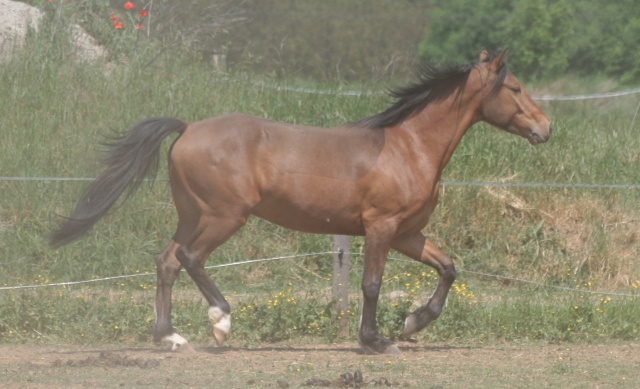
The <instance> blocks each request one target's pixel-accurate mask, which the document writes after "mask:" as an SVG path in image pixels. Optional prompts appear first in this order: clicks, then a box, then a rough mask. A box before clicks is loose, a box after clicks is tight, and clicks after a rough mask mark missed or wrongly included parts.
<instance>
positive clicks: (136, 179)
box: [50, 118, 187, 247]
mask: <svg viewBox="0 0 640 389" xmlns="http://www.w3.org/2000/svg"><path fill="white" fill-rule="evenodd" d="M186 128H187V123H185V122H183V121H182V120H178V119H174V118H151V119H145V120H142V121H140V122H139V123H138V124H136V125H135V126H134V127H133V128H132V129H131V130H130V131H129V133H128V134H125V135H123V136H121V137H113V138H111V139H109V141H108V142H107V143H105V146H106V147H107V154H106V156H105V157H104V158H103V160H102V164H103V165H104V171H103V172H102V174H101V175H100V176H99V177H98V178H96V179H95V181H93V183H92V184H91V186H89V188H88V189H87V191H86V192H85V193H84V194H83V195H82V197H81V198H80V200H79V201H78V203H77V204H76V208H75V209H74V210H73V213H72V214H71V216H69V218H68V219H65V220H64V221H63V222H62V224H61V225H60V227H59V228H58V229H57V230H55V231H53V232H52V233H51V237H50V245H51V246H52V247H59V246H62V245H65V244H67V243H70V242H72V241H74V240H76V239H78V238H79V237H81V236H82V235H83V234H84V233H85V232H87V231H88V230H89V229H90V228H91V227H92V226H93V225H94V224H95V223H96V222H97V221H98V220H100V218H101V217H102V216H104V215H105V214H106V213H107V211H108V210H109V209H110V208H111V207H112V206H113V205H114V204H115V203H116V201H117V200H118V198H120V196H121V195H122V194H123V193H125V192H126V195H125V200H126V199H127V198H128V197H129V196H131V195H132V194H133V193H134V192H135V191H136V189H138V188H139V187H140V184H142V182H143V180H144V178H145V177H146V176H148V175H149V176H152V177H155V174H156V172H157V170H158V159H159V158H158V157H159V152H160V146H161V144H162V141H163V140H164V138H166V137H167V136H168V135H169V134H171V133H173V132H177V133H180V134H182V133H183V132H184V130H185V129H186Z"/></svg>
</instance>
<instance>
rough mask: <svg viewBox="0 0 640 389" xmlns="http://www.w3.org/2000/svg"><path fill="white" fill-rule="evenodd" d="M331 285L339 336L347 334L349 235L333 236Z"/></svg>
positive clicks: (346, 335)
mask: <svg viewBox="0 0 640 389" xmlns="http://www.w3.org/2000/svg"><path fill="white" fill-rule="evenodd" d="M333 251H334V252H335V253H334V254H333V286H332V288H331V293H332V297H333V303H334V307H335V310H336V312H337V314H338V318H339V323H340V330H339V332H338V336H339V337H345V338H346V337H348V336H349V315H348V314H347V310H348V309H349V237H348V236H344V235H334V236H333Z"/></svg>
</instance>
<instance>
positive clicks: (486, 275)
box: [0, 251, 640, 298]
mask: <svg viewBox="0 0 640 389" xmlns="http://www.w3.org/2000/svg"><path fill="white" fill-rule="evenodd" d="M329 254H332V255H333V254H341V252H339V251H323V252H317V253H306V254H293V255H284V256H279V257H272V258H260V259H250V260H246V261H240V262H231V263H223V264H218V265H211V266H206V267H205V269H218V268H223V267H230V266H239V265H248V264H252V263H261V262H270V261H277V260H284V259H294V258H303V257H310V256H317V255H329ZM349 254H350V255H360V256H362V255H364V254H362V253H349ZM388 259H390V260H393V261H396V262H405V263H413V264H415V263H417V262H415V261H411V260H407V259H402V258H395V257H389V258H388ZM182 271H184V269H183V270H182ZM458 272H459V273H465V274H470V275H473V276H480V277H484V278H492V279H496V280H508V281H514V282H519V283H524V284H529V285H534V286H536V287H540V288H546V289H555V290H561V291H565V292H572V293H586V294H591V295H603V296H617V297H631V298H638V297H640V294H632V293H619V292H606V291H594V290H588V289H580V288H570V287H566V286H558V285H548V284H543V283H541V282H536V281H531V280H526V279H524V278H518V277H507V276H502V275H497V274H490V273H483V272H478V271H472V270H466V269H460V270H458ZM148 276H155V273H149V272H145V273H138V274H127V275H119V276H112V277H102V278H94V279H90V280H82V281H69V282H55V283H48V284H37V285H17V286H3V287H0V291H2V290H24V289H39V288H46V287H54V286H62V287H67V286H72V285H80V284H89V283H95V282H105V281H113V280H121V279H127V278H135V277H148Z"/></svg>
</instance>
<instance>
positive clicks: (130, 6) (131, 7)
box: [124, 1, 136, 10]
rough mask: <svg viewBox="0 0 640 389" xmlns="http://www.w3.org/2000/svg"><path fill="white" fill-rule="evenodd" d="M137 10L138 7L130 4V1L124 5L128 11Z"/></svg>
mask: <svg viewBox="0 0 640 389" xmlns="http://www.w3.org/2000/svg"><path fill="white" fill-rule="evenodd" d="M135 8H136V6H135V5H133V3H132V2H130V1H127V2H126V3H124V9H126V10H132V9H135Z"/></svg>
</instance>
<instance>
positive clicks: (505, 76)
mask: <svg viewBox="0 0 640 389" xmlns="http://www.w3.org/2000/svg"><path fill="white" fill-rule="evenodd" d="M506 54H507V50H505V51H503V52H502V53H500V54H499V55H497V56H495V57H491V56H490V55H489V53H487V51H486V50H482V51H481V52H480V63H479V64H478V65H477V66H476V69H477V70H478V72H479V73H480V79H481V80H482V92H481V95H482V98H483V103H482V106H481V113H480V114H481V115H482V120H484V121H486V122H487V123H489V124H491V125H494V126H496V127H498V128H501V129H503V130H506V131H509V132H511V133H513V134H517V135H520V136H522V137H523V138H526V139H527V140H528V141H529V142H530V143H531V144H538V143H544V142H546V141H548V140H549V137H550V136H551V124H550V123H549V119H547V117H546V116H545V114H544V112H542V109H540V107H539V106H538V104H536V103H535V102H534V101H533V99H532V98H531V96H529V94H528V93H527V92H526V91H525V90H524V87H523V86H522V85H521V84H520V82H519V81H518V79H517V78H516V77H515V76H514V75H513V74H511V72H510V71H509V70H508V69H507V67H506V65H505V63H504V58H505V56H506Z"/></svg>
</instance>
